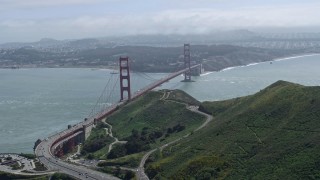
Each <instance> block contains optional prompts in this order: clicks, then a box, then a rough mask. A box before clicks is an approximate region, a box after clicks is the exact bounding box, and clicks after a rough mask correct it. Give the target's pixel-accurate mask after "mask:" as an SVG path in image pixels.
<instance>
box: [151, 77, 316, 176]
mask: <svg viewBox="0 0 320 180" xmlns="http://www.w3.org/2000/svg"><path fill="white" fill-rule="evenodd" d="M199 109H200V110H202V111H204V112H208V113H211V114H213V115H214V117H215V119H214V120H213V121H212V122H211V123H210V124H209V125H208V126H207V127H205V128H204V129H202V130H201V131H198V132H194V133H193V134H192V135H191V136H190V137H188V138H185V139H183V140H181V141H180V142H178V143H176V144H174V145H171V146H169V147H167V148H165V149H164V150H163V151H161V152H160V151H157V152H156V153H154V154H153V155H152V156H151V157H150V158H149V160H148V161H149V162H148V164H147V165H146V172H147V174H148V176H149V177H150V178H152V179H161V178H165V179H320V141H319V139H320V87H305V86H301V85H297V84H292V83H289V82H284V81H278V82H276V83H274V84H272V85H270V86H269V87H267V88H265V89H264V90H261V91H260V92H258V93H256V94H254V95H252V96H247V97H242V98H236V99H231V100H227V101H221V102H204V103H202V104H201V106H200V108H199Z"/></svg>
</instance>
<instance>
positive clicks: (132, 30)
mask: <svg viewBox="0 0 320 180" xmlns="http://www.w3.org/2000/svg"><path fill="white" fill-rule="evenodd" d="M259 27H278V28H282V27H320V1H319V0H0V43H3V42H14V41H37V40H39V39H41V38H44V37H47V38H55V39H73V38H87V37H104V36H114V35H134V34H189V33H191V34H199V33H210V32H214V31H219V30H231V29H254V28H259Z"/></svg>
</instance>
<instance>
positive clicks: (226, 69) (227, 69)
mask: <svg viewBox="0 0 320 180" xmlns="http://www.w3.org/2000/svg"><path fill="white" fill-rule="evenodd" d="M237 67H239V66H234V67H227V68H224V69H222V70H221V72H223V71H229V70H231V69H234V68H237Z"/></svg>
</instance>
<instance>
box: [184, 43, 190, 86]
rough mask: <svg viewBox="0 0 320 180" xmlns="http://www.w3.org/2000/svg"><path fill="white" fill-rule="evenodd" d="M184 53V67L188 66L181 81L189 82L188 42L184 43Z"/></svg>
mask: <svg viewBox="0 0 320 180" xmlns="http://www.w3.org/2000/svg"><path fill="white" fill-rule="evenodd" d="M183 51H184V53H183V55H184V68H189V70H188V71H186V72H185V73H184V80H183V82H191V68H190V66H191V62H190V44H184V48H183Z"/></svg>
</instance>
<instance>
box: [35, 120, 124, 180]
mask: <svg viewBox="0 0 320 180" xmlns="http://www.w3.org/2000/svg"><path fill="white" fill-rule="evenodd" d="M86 123H89V122H84V123H79V124H78V125H76V126H74V127H73V129H68V130H65V131H62V132H61V133H58V134H56V135H54V136H51V137H49V138H47V139H45V140H43V141H42V142H41V143H40V144H39V145H38V146H37V147H36V149H35V154H36V155H37V157H38V158H39V160H40V161H41V163H43V164H44V165H45V166H46V167H47V168H48V169H49V170H55V171H59V172H62V173H65V174H68V175H71V176H73V177H75V178H77V179H87V180H102V179H110V180H118V178H116V177H113V176H111V175H109V174H105V173H101V172H98V171H95V170H92V169H88V168H86V167H84V166H78V165H74V164H69V163H66V162H64V161H62V160H61V159H58V158H56V157H55V156H53V155H52V153H51V147H52V145H53V144H54V142H55V141H56V140H57V139H59V138H60V137H61V136H63V135H66V134H68V133H70V132H72V131H74V130H75V129H76V128H80V127H82V125H83V124H86Z"/></svg>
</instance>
